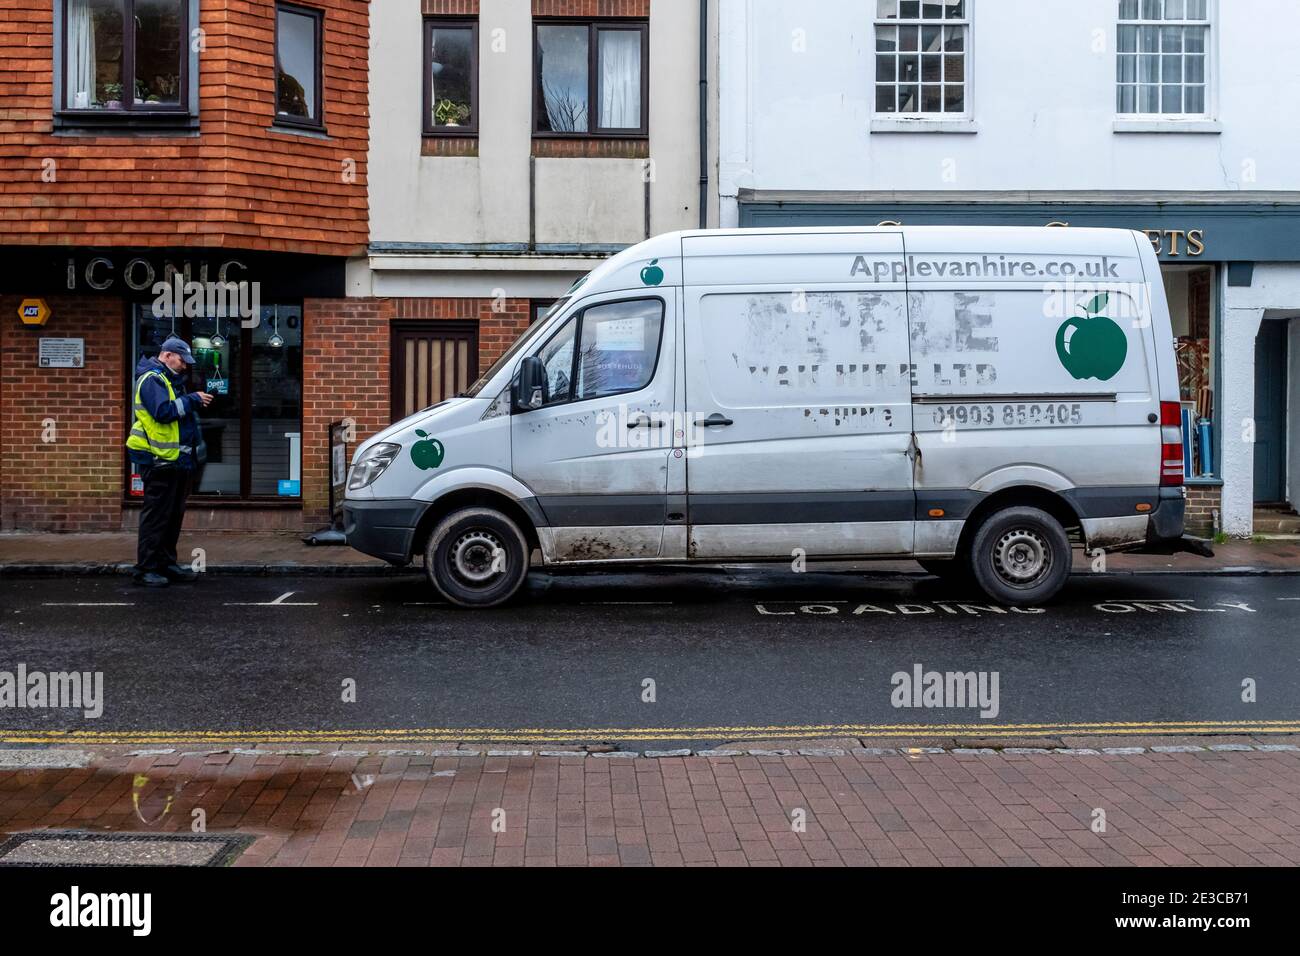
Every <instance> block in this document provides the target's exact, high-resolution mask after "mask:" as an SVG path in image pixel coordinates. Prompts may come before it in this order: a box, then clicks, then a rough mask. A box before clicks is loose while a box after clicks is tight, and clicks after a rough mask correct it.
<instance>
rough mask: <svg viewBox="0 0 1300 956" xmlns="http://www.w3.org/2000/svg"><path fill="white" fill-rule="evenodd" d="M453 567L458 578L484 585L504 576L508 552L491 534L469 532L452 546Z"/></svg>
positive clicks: (475, 531) (477, 531)
mask: <svg viewBox="0 0 1300 956" xmlns="http://www.w3.org/2000/svg"><path fill="white" fill-rule="evenodd" d="M450 557H451V566H452V568H453V569H454V570H455V572H456V575H457V577H459V578H461V579H462V580H464V581H466V582H468V583H470V584H474V585H482V584H486V583H487V582H488V581H491V580H492V579H493V578H496V577H497V576H499V575H501V574H504V573H505V570H506V552H505V549H504V548H503V547H501V542H500V540H498V539H497V537H496V536H495V535H493V534H492V533H491V532H488V531H483V530H474V531H467V532H465V533H464V534H462V535H461V536H460V537H459V538H457V539H456V541H455V543H454V544H453V545H452V546H451V554H450Z"/></svg>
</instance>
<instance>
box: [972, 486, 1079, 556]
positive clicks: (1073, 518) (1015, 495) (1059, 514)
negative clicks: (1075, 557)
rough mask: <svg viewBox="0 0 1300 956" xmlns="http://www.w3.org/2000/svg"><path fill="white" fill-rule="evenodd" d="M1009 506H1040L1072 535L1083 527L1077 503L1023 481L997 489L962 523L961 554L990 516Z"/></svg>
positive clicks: (1041, 509) (1040, 508)
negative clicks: (1075, 504)
mask: <svg viewBox="0 0 1300 956" xmlns="http://www.w3.org/2000/svg"><path fill="white" fill-rule="evenodd" d="M1007 508H1038V509H1039V510H1040V511H1045V512H1046V513H1047V514H1049V515H1051V516H1052V517H1053V518H1054V519H1055V520H1056V521H1057V522H1059V523H1060V525H1061V527H1062V528H1064V529H1065V531H1066V534H1067V535H1068V534H1069V533H1070V532H1071V531H1080V532H1081V531H1082V524H1081V523H1080V520H1079V515H1078V513H1077V512H1076V511H1075V510H1074V507H1073V506H1072V505H1071V504H1070V503H1069V502H1068V501H1066V500H1065V498H1063V497H1061V495H1059V494H1057V493H1056V492H1054V491H1049V490H1047V489H1046V488H1038V487H1034V486H1032V485H1020V486H1016V487H1014V488H1003V489H1001V490H999V491H995V492H993V493H992V494H990V495H989V496H988V497H986V498H985V499H984V500H983V501H981V502H980V503H979V504H978V505H976V506H975V509H974V510H973V511H972V512H971V513H970V514H969V515H968V516H967V518H966V523H965V524H964V525H963V526H962V529H961V537H960V538H959V539H958V541H957V553H958V555H959V556H960V555H964V554H966V553H967V552H968V551H969V550H970V546H971V542H972V541H973V540H974V538H975V535H976V533H977V532H978V531H979V528H980V525H982V524H983V523H984V522H985V521H986V520H987V519H988V518H990V517H992V516H993V515H995V514H997V513H998V512H999V511H1005V510H1006V509H1007Z"/></svg>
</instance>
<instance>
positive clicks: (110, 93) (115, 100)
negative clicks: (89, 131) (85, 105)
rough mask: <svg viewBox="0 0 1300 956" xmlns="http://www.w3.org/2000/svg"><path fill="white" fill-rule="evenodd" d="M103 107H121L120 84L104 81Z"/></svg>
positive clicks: (114, 108)
mask: <svg viewBox="0 0 1300 956" xmlns="http://www.w3.org/2000/svg"><path fill="white" fill-rule="evenodd" d="M104 96H105V97H106V99H105V100H104V108H105V109H110V110H120V109H121V108H122V84H121V83H105V84H104Z"/></svg>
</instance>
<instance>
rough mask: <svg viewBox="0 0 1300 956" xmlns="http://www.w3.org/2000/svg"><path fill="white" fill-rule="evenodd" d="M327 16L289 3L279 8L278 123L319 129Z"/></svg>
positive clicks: (276, 80) (276, 64) (276, 53)
mask: <svg viewBox="0 0 1300 956" xmlns="http://www.w3.org/2000/svg"><path fill="white" fill-rule="evenodd" d="M323 20H324V14H323V13H322V12H321V11H320V10H313V9H311V8H310V7H298V6H293V5H291V4H288V3H277V4H276V6H275V122H276V125H279V126H303V127H307V128H311V129H319V128H320V127H321V126H323V125H324V121H323V120H322V112H321V79H322V73H321V33H322V32H323V29H322V28H323V26H324V23H323Z"/></svg>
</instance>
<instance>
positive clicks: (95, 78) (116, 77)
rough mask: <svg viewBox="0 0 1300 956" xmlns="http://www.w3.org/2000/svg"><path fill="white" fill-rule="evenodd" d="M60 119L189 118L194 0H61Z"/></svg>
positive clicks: (98, 122)
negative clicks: (190, 41)
mask: <svg viewBox="0 0 1300 956" xmlns="http://www.w3.org/2000/svg"><path fill="white" fill-rule="evenodd" d="M60 12H61V16H62V26H63V29H62V31H60V33H59V42H58V44H57V63H56V67H57V68H58V70H59V79H60V80H61V86H62V92H61V95H60V99H59V101H58V104H57V105H58V114H59V117H60V120H61V122H60V125H61V126H67V125H76V124H78V123H83V124H89V125H111V124H114V123H118V124H123V125H130V124H131V123H133V122H140V123H145V122H147V121H149V120H150V119H152V120H154V121H157V122H166V121H168V120H169V119H170V120H173V121H174V120H177V119H181V120H184V119H185V118H186V117H187V116H188V114H189V112H190V83H191V82H192V81H191V75H192V74H193V72H194V66H195V65H196V63H197V51H195V55H194V56H191V52H190V50H189V45H188V43H187V42H186V41H187V38H188V26H189V16H190V2H189V0H62V6H61V8H60Z"/></svg>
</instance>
